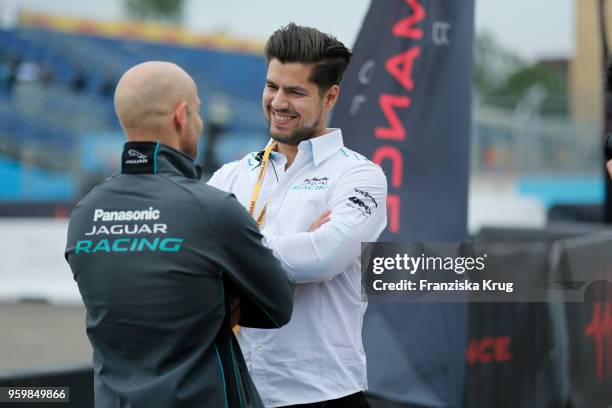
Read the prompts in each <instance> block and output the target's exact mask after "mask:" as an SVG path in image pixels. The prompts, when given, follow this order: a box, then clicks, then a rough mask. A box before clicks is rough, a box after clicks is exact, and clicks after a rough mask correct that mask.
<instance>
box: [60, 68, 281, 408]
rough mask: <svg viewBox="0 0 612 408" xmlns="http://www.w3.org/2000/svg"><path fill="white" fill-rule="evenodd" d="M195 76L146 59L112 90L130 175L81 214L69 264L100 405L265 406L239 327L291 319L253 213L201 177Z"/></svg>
mask: <svg viewBox="0 0 612 408" xmlns="http://www.w3.org/2000/svg"><path fill="white" fill-rule="evenodd" d="M199 108H200V100H199V98H198V92H197V87H196V84H195V83H194V81H193V80H192V79H191V77H190V76H189V75H188V74H187V73H186V72H185V71H183V70H182V69H181V68H180V67H178V66H176V65H174V64H171V63H168V62H158V61H153V62H145V63H143V64H139V65H137V66H135V67H133V68H131V69H130V70H128V71H127V72H126V73H125V74H124V75H123V77H122V78H121V80H120V81H119V83H118V85H117V89H116V92H115V110H116V112H117V116H118V118H119V121H120V122H121V127H122V128H123V130H124V132H125V135H126V138H127V143H125V146H124V149H123V154H122V158H121V172H120V174H117V175H114V176H112V177H111V178H109V179H107V180H106V181H105V182H104V183H102V184H100V185H99V186H97V187H96V188H94V190H92V191H91V192H90V193H89V194H87V195H86V196H85V197H84V198H83V199H82V200H81V201H80V202H79V203H78V204H77V206H76V207H75V209H74V211H73V213H72V216H71V219H70V226H69V228H68V242H67V246H66V252H65V256H66V259H67V261H68V263H69V264H70V267H71V269H72V272H73V274H74V279H75V280H76V282H77V285H78V287H79V291H80V293H81V296H82V298H83V303H84V304H85V306H86V309H87V320H86V327H87V334H88V337H89V340H90V342H91V344H92V347H93V365H94V394H95V403H96V407H132V408H136V407H146V408H149V407H247V406H248V407H260V406H263V404H262V402H261V399H260V397H259V395H258V393H257V390H256V389H255V386H254V385H253V382H252V381H251V378H250V376H249V373H248V371H247V368H246V364H245V361H244V358H243V356H242V352H241V350H240V347H239V346H238V343H237V341H236V338H235V337H234V335H233V333H232V326H233V325H234V324H236V323H238V324H240V325H241V326H244V327H258V328H278V327H280V326H282V325H284V324H286V323H287V322H288V321H289V318H290V316H291V312H292V308H293V282H292V281H291V280H290V278H288V276H287V274H286V272H285V271H284V270H283V269H282V267H281V265H280V263H279V262H278V261H277V260H276V259H275V257H274V256H273V254H272V252H271V251H270V250H269V249H266V248H265V247H264V246H263V245H262V243H261V238H262V236H261V234H260V233H259V230H258V228H257V226H256V224H255V222H254V221H253V219H252V218H251V217H250V216H249V215H248V213H247V212H246V211H245V210H244V209H243V208H242V206H241V205H240V204H239V203H238V201H237V200H236V199H235V198H234V197H233V196H232V195H230V194H228V193H224V192H222V191H220V190H217V189H216V188H214V187H210V186H207V185H205V184H203V183H201V182H200V181H199V176H198V174H197V171H196V168H195V165H194V157H195V156H196V153H197V145H198V139H199V137H200V133H201V131H202V119H201V118H200V115H199Z"/></svg>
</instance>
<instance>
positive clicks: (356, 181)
mask: <svg viewBox="0 0 612 408" xmlns="http://www.w3.org/2000/svg"><path fill="white" fill-rule="evenodd" d="M386 198H387V179H386V177H385V175H384V173H383V172H382V170H381V169H380V167H378V166H376V165H372V164H370V165H368V166H367V167H365V166H364V167H359V168H356V169H353V170H351V171H349V172H347V173H346V174H345V175H343V176H342V177H341V179H340V180H338V183H337V184H336V187H335V188H334V191H333V192H332V196H331V199H330V202H329V207H328V209H329V210H331V217H330V221H329V222H327V223H325V224H323V225H322V226H321V227H320V228H319V229H317V230H315V231H313V232H299V233H294V234H288V235H277V236H271V235H269V234H267V233H266V230H265V229H264V230H263V231H262V233H263V235H264V237H265V243H266V245H267V246H268V247H269V248H270V249H272V251H273V252H274V255H275V256H276V257H277V258H278V259H279V260H280V261H281V263H282V264H283V266H284V268H285V270H287V271H288V273H289V275H291V276H292V277H293V278H294V279H295V282H296V283H308V282H321V281H327V280H330V279H332V278H334V277H335V276H336V275H338V274H340V273H341V272H343V271H345V270H346V269H347V268H348V267H349V265H350V264H351V263H352V262H354V261H355V259H357V258H358V257H359V256H360V255H361V242H372V241H376V240H377V239H378V237H379V236H380V234H381V233H382V231H383V230H384V229H385V227H386V225H387V210H386ZM319 216H320V214H316V215H314V214H313V222H314V220H316V218H318V217H319Z"/></svg>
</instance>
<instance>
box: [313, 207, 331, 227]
mask: <svg viewBox="0 0 612 408" xmlns="http://www.w3.org/2000/svg"><path fill="white" fill-rule="evenodd" d="M330 215H331V210H325V212H324V213H323V214H321V216H320V217H319V218H318V219H317V220H316V221H315V222H313V223H312V224H311V225H310V228H308V232H313V231H316V230H318V229H319V227H321V225H323V224H325V223H326V222H328V221H329V220H330V219H331V218H330Z"/></svg>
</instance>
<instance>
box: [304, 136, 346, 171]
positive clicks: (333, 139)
mask: <svg viewBox="0 0 612 408" xmlns="http://www.w3.org/2000/svg"><path fill="white" fill-rule="evenodd" d="M308 142H310V145H311V146H312V160H313V161H314V164H315V166H318V165H319V164H320V163H322V162H323V161H324V160H325V159H327V158H328V157H330V156H332V155H333V154H335V153H336V152H337V151H338V150H340V149H341V148H343V147H344V142H343V141H342V131H340V129H328V133H326V134H324V135H321V136H318V137H315V138H312V139H308ZM298 148H299V146H298Z"/></svg>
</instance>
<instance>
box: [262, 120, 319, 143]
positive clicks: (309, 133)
mask: <svg viewBox="0 0 612 408" xmlns="http://www.w3.org/2000/svg"><path fill="white" fill-rule="evenodd" d="M279 113H283V112H279ZM321 113H322V112H319V116H318V117H317V120H315V122H314V124H313V125H312V126H302V127H299V128H297V129H295V130H294V131H293V132H291V133H290V134H289V135H286V136H285V135H279V134H274V133H272V119H270V120H269V121H268V133H269V134H270V137H271V138H272V139H273V140H275V141H276V142H278V143H283V144H286V145H293V146H296V145H299V144H300V143H301V142H303V141H304V140H308V139H312V138H313V137H314V136H315V133H316V131H317V128H318V127H319V123H320V122H321ZM270 114H271V115H272V113H270Z"/></svg>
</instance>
